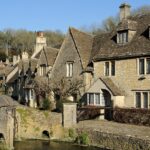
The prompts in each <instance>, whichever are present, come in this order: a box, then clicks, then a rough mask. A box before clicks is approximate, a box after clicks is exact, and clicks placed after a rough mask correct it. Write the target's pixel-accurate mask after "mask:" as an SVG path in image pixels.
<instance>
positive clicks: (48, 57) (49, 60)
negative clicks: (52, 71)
mask: <svg viewBox="0 0 150 150" xmlns="http://www.w3.org/2000/svg"><path fill="white" fill-rule="evenodd" d="M58 51H59V50H58V49H56V48H52V47H47V48H44V49H43V50H42V52H41V56H40V58H39V64H40V65H42V64H47V65H49V66H53V64H54V62H55V60H56V57H57V54H58Z"/></svg>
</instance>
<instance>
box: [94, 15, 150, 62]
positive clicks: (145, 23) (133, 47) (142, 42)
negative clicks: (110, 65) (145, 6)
mask: <svg viewBox="0 0 150 150" xmlns="http://www.w3.org/2000/svg"><path fill="white" fill-rule="evenodd" d="M131 20H133V21H132V23H133V22H134V23H133V24H137V26H136V34H135V35H134V37H133V39H132V40H131V41H130V42H129V43H127V44H124V45H119V44H117V42H116V35H117V29H116V31H113V32H112V33H107V34H103V35H99V36H95V38H94V42H93V50H92V57H93V59H94V60H95V61H97V60H106V59H120V58H131V57H139V56H145V55H150V40H149V38H148V27H149V24H150V15H138V16H135V17H130V23H131ZM135 22H136V23H135ZM132 23H131V24H132ZM130 28H131V25H130ZM132 28H133V26H132Z"/></svg>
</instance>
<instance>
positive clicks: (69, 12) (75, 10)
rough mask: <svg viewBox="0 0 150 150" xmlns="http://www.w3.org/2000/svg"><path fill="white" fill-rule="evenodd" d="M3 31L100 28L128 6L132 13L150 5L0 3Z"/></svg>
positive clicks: (84, 0)
mask: <svg viewBox="0 0 150 150" xmlns="http://www.w3.org/2000/svg"><path fill="white" fill-rule="evenodd" d="M0 2H1V4H0V30H4V29H8V28H12V29H26V30H31V31H38V30H60V31H62V32H66V31H67V29H68V28H69V27H75V28H77V29H79V28H82V27H90V26H92V25H93V24H101V23H102V21H103V20H105V19H106V18H108V17H110V16H116V15H117V14H118V13H119V6H120V5H121V4H122V3H124V2H126V3H128V4H130V5H131V9H132V10H133V9H136V8H139V7H140V6H143V5H150V0H0Z"/></svg>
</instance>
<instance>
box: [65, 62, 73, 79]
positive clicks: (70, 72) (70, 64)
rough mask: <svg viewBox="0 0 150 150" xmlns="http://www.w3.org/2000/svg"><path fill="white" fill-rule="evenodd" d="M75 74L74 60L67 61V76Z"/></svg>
mask: <svg viewBox="0 0 150 150" xmlns="http://www.w3.org/2000/svg"><path fill="white" fill-rule="evenodd" d="M72 76H73V62H67V63H66V77H72Z"/></svg>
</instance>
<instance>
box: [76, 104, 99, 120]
mask: <svg viewBox="0 0 150 150" xmlns="http://www.w3.org/2000/svg"><path fill="white" fill-rule="evenodd" d="M99 115H100V108H98V107H94V106H88V107H82V108H78V112H77V120H78V121H82V120H89V119H95V118H96V117H98V116H99Z"/></svg>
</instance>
